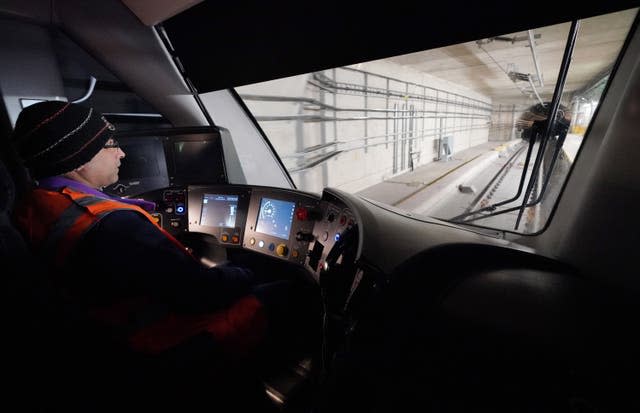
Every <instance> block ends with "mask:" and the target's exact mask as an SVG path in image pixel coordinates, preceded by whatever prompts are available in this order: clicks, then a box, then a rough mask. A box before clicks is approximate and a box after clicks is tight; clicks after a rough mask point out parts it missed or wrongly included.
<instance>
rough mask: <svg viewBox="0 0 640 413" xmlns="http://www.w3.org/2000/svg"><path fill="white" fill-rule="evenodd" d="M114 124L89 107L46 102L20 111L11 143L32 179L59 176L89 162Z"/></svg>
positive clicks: (106, 139)
mask: <svg viewBox="0 0 640 413" xmlns="http://www.w3.org/2000/svg"><path fill="white" fill-rule="evenodd" d="M114 131H115V127H114V126H113V125H112V124H111V123H109V122H108V121H107V120H106V119H105V118H104V116H102V115H101V114H100V113H98V112H96V111H95V110H94V109H93V108H88V107H85V106H82V105H79V104H76V103H68V102H60V101H47V102H40V103H36V104H34V105H31V106H27V107H26V108H24V109H23V110H22V112H20V115H19V116H18V120H17V121H16V126H15V129H14V131H13V145H14V146H15V148H16V151H17V153H18V155H19V156H20V158H22V160H23V162H24V165H25V166H26V167H27V168H28V169H29V171H30V172H31V176H32V177H33V178H35V179H39V178H45V177H48V176H56V175H61V174H64V173H66V172H70V171H73V170H74V169H76V168H78V167H80V166H82V165H84V164H85V163H87V162H89V161H90V160H91V158H93V157H94V156H95V155H96V154H97V153H98V152H99V151H100V150H101V149H102V147H103V146H104V144H105V143H106V142H107V141H108V140H109V138H111V137H112V136H113V133H114Z"/></svg>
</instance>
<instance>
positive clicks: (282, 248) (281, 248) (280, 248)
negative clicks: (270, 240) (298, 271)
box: [276, 244, 289, 257]
mask: <svg viewBox="0 0 640 413" xmlns="http://www.w3.org/2000/svg"><path fill="white" fill-rule="evenodd" d="M288 252H289V248H287V246H286V245H285V244H280V245H278V247H277V248H276V254H278V255H279V256H281V257H284V256H285V255H287V253H288Z"/></svg>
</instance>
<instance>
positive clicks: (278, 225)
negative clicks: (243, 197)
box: [256, 198, 296, 239]
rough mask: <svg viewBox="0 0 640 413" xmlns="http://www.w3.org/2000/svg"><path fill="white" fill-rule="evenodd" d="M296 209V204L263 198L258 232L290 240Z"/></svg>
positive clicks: (257, 227)
mask: <svg viewBox="0 0 640 413" xmlns="http://www.w3.org/2000/svg"><path fill="white" fill-rule="evenodd" d="M295 209H296V204H295V202H287V201H279V200H277V199H271V198H262V200H261V201H260V212H259V213H258V223H257V224H256V232H260V233H263V234H267V235H273V236H274V237H278V238H283V239H289V232H290V231H291V223H292V222H293V213H294V211H295Z"/></svg>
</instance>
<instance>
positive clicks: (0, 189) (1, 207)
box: [0, 161, 16, 213]
mask: <svg viewBox="0 0 640 413" xmlns="http://www.w3.org/2000/svg"><path fill="white" fill-rule="evenodd" d="M15 196H16V188H15V185H14V182H13V178H12V177H11V174H9V171H8V170H7V168H6V167H5V165H4V163H3V162H2V161H0V213H8V212H9V211H10V209H11V207H12V206H13V201H14V200H15Z"/></svg>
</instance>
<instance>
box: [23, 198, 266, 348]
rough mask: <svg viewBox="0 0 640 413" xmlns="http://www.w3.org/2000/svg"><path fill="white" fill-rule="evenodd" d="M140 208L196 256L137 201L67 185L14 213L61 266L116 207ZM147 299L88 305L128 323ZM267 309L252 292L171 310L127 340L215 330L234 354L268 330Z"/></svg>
mask: <svg viewBox="0 0 640 413" xmlns="http://www.w3.org/2000/svg"><path fill="white" fill-rule="evenodd" d="M121 210H131V211H135V212H137V213H139V214H141V215H142V216H144V217H145V218H147V219H148V220H149V221H150V222H151V223H153V224H154V225H155V226H156V227H157V228H158V229H159V230H160V231H162V232H163V233H164V235H165V236H166V237H167V238H169V239H170V240H171V241H172V242H173V243H174V244H176V245H177V246H178V247H179V248H180V249H181V250H183V251H184V252H185V254H188V255H189V256H191V257H192V258H193V256H192V255H191V254H190V253H189V251H188V250H187V249H186V247H184V246H183V245H182V244H181V243H180V241H178V240H177V239H175V238H174V237H173V236H172V235H171V234H169V233H168V232H166V231H165V230H164V229H162V227H160V226H158V224H157V223H156V221H154V220H153V218H152V217H151V215H149V213H147V212H146V211H145V210H143V209H142V208H140V207H138V206H136V205H130V204H126V203H123V202H118V201H116V200H112V199H106V198H101V197H97V196H94V195H91V194H86V193H84V192H79V191H75V190H73V189H70V188H68V187H65V188H62V189H61V190H58V191H52V190H46V189H41V188H37V189H34V190H33V191H31V192H30V193H29V194H27V195H26V197H25V198H24V200H23V202H21V205H20V207H19V208H17V209H16V211H15V213H14V218H15V220H16V224H17V225H18V227H19V228H20V229H21V231H22V233H23V235H24V236H25V237H26V238H27V240H28V241H29V242H30V244H31V246H32V247H33V248H34V250H35V251H36V252H38V253H39V254H41V255H44V256H45V257H46V258H47V259H48V260H50V262H51V263H53V264H54V265H55V266H56V267H62V266H63V265H64V264H65V263H66V260H67V259H68V258H69V256H70V254H71V253H72V252H73V251H74V248H75V247H76V245H77V244H78V243H79V241H81V240H82V238H83V236H84V235H85V234H86V233H87V232H88V231H89V230H90V229H91V228H93V226H94V225H96V224H97V223H98V222H100V220H101V219H102V218H104V217H105V216H107V215H108V214H110V213H112V212H114V211H121ZM145 302H146V300H145V298H144V297H143V298H142V299H138V300H134V301H132V302H118V303H113V304H112V305H109V306H106V307H100V308H91V309H89V311H90V314H91V316H92V317H93V318H94V319H97V320H101V321H102V322H106V323H108V324H112V325H119V324H126V322H127V319H128V317H127V316H126V314H127V312H128V311H131V310H135V308H136V307H140V306H144V305H145ZM266 323H267V320H266V314H265V313H264V310H263V307H262V304H261V303H260V302H259V301H258V300H257V298H256V297H255V296H253V295H247V296H245V297H242V298H241V299H239V300H238V301H236V302H235V303H234V304H233V305H232V306H231V307H229V308H226V309H222V310H219V311H216V312H214V313H209V314H201V315H188V316H185V315H182V316H177V315H174V314H169V315H168V316H167V317H165V318H164V319H160V320H157V322H155V323H153V324H152V325H150V326H147V327H145V328H142V329H139V330H137V331H134V332H132V333H131V334H130V335H129V337H128V338H127V341H128V343H129V345H130V346H131V347H132V348H133V349H135V350H138V351H141V352H144V353H150V354H158V353H161V352H163V351H165V350H167V349H169V348H171V347H174V346H176V345H178V344H180V343H181V342H183V341H186V340H187V339H189V338H190V337H193V336H195V335H197V334H199V333H202V332H207V333H209V334H211V335H212V336H213V337H214V338H215V339H216V342H218V343H219V344H220V345H221V346H222V348H224V349H225V350H226V351H227V352H228V353H232V354H246V353H248V352H249V351H251V349H252V348H255V347H256V346H257V345H258V343H259V342H260V341H261V340H262V339H263V337H264V335H265V334H266Z"/></svg>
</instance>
